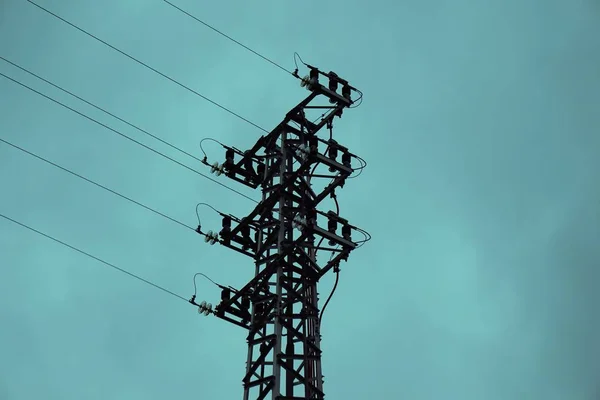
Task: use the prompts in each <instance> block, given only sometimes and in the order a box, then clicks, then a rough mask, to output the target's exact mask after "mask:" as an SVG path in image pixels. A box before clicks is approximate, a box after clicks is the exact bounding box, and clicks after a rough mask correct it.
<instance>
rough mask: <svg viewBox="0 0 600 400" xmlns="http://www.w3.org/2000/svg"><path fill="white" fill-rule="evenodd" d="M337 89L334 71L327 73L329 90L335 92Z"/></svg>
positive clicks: (336, 78)
mask: <svg viewBox="0 0 600 400" xmlns="http://www.w3.org/2000/svg"><path fill="white" fill-rule="evenodd" d="M337 89H338V76H337V74H336V73H335V72H330V73H329V90H331V91H332V92H335V91H336V90H337Z"/></svg>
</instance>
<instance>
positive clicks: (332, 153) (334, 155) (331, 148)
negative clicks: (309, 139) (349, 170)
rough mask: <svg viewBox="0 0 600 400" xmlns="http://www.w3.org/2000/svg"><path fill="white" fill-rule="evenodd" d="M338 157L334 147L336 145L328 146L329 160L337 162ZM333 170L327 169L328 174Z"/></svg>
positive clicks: (331, 168) (333, 169)
mask: <svg viewBox="0 0 600 400" xmlns="http://www.w3.org/2000/svg"><path fill="white" fill-rule="evenodd" d="M337 156H338V148H337V146H336V144H333V143H332V144H330V146H329V158H331V159H332V160H333V161H337V160H336V158H337ZM334 171H335V168H333V167H329V172H334Z"/></svg>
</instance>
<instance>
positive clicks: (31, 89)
mask: <svg viewBox="0 0 600 400" xmlns="http://www.w3.org/2000/svg"><path fill="white" fill-rule="evenodd" d="M0 76H3V77H4V78H6V79H8V80H10V81H12V82H14V83H16V84H18V85H20V86H22V87H24V88H26V89H29V90H30V91H32V92H34V93H36V94H38V95H40V96H42V97H44V98H46V99H48V100H50V101H52V102H54V103H56V104H58V105H60V106H62V107H64V108H66V109H68V110H70V111H73V112H74V113H76V114H78V115H80V116H82V117H84V118H86V119H88V120H90V121H92V122H94V123H96V124H98V125H100V126H102V127H103V128H106V129H108V130H109V131H111V132H114V133H116V134H117V135H119V136H121V137H123V138H125V139H127V140H130V141H132V142H133V143H136V144H138V145H140V146H142V147H144V148H145V149H147V150H150V151H152V152H153V153H156V154H158V155H160V156H162V157H164V158H166V159H167V160H170V161H172V162H174V163H175V164H177V165H180V166H182V167H184V168H186V169H188V170H190V171H192V172H194V173H196V174H198V175H200V176H202V177H204V178H206V179H208V180H210V181H212V182H215V183H216V184H218V185H220V186H222V187H224V188H226V189H228V190H231V191H232V192H234V193H237V194H239V195H240V196H243V197H245V198H247V199H248V200H251V201H253V202H255V203H258V201H256V200H254V199H253V198H252V197H250V196H247V195H245V194H243V193H242V192H240V191H238V190H236V189H233V188H230V187H229V186H227V185H225V184H223V183H221V182H219V181H217V180H216V179H213V178H211V177H209V176H207V175H205V174H203V173H202V172H200V171H198V170H195V169H194V168H192V167H190V166H187V165H185V164H183V163H182V162H180V161H177V160H175V159H174V158H172V157H169V156H168V155H166V154H163V153H161V152H160V151H158V150H155V149H153V148H152V147H150V146H148V145H145V144H144V143H142V142H140V141H138V140H135V139H133V138H131V137H129V136H127V135H125V134H124V133H122V132H120V131H118V130H116V129H114V128H111V127H110V126H108V125H106V124H103V123H102V122H100V121H98V120H96V119H94V118H92V117H90V116H88V115H86V114H84V113H82V112H80V111H77V110H76V109H74V108H72V107H69V106H67V105H66V104H64V103H61V102H60V101H58V100H56V99H54V98H52V97H50V96H48V95H46V94H44V93H42V92H39V91H37V90H35V89H33V88H32V87H30V86H27V85H25V84H24V83H22V82H19V81H18V80H16V79H13V78H11V77H10V76H8V75H5V74H3V73H2V72H0Z"/></svg>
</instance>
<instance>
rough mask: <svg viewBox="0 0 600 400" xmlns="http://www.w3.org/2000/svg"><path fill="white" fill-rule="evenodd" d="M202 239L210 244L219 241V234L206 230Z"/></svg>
mask: <svg viewBox="0 0 600 400" xmlns="http://www.w3.org/2000/svg"><path fill="white" fill-rule="evenodd" d="M204 241H205V242H206V243H208V244H210V245H211V246H212V245H213V244H215V243H217V242H218V241H219V235H218V234H217V233H216V232H213V231H208V232H207V233H206V235H205V236H204Z"/></svg>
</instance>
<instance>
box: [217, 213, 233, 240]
mask: <svg viewBox="0 0 600 400" xmlns="http://www.w3.org/2000/svg"><path fill="white" fill-rule="evenodd" d="M230 232H231V217H230V216H228V215H226V216H224V217H223V229H221V232H220V235H221V237H222V238H223V243H224V244H226V245H227V244H229V243H230V237H229V233H230Z"/></svg>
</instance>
